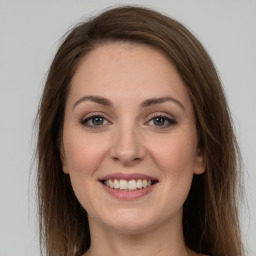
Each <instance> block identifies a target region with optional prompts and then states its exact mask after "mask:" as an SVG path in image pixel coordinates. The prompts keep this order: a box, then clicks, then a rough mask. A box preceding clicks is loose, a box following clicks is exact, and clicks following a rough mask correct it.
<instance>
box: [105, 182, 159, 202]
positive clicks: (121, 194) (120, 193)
mask: <svg viewBox="0 0 256 256" xmlns="http://www.w3.org/2000/svg"><path fill="white" fill-rule="evenodd" d="M101 184H102V186H103V188H104V189H105V191H106V192H108V193H109V194H110V195H112V196H114V197H115V198H117V199H122V200H134V199H138V198H141V197H143V196H145V195H147V194H149V193H150V192H151V191H152V190H153V189H154V188H155V185H156V183H155V184H153V185H151V186H149V187H146V188H141V189H137V190H131V191H125V190H117V189H114V188H110V187H108V186H106V185H104V184H103V183H101Z"/></svg>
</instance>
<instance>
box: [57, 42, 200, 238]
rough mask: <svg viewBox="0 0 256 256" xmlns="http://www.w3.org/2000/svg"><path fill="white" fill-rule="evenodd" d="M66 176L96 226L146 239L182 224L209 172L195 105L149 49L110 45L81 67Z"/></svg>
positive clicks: (70, 114) (71, 98) (68, 121)
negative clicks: (194, 189) (195, 181)
mask: <svg viewBox="0 0 256 256" xmlns="http://www.w3.org/2000/svg"><path fill="white" fill-rule="evenodd" d="M61 151H62V152H61V158H62V163H63V170H64V172H65V173H67V174H69V175H70V179H71V182H72V186H73V189H74V192H75V194H76V196H77V198H78V200H79V202H80V203H81V205H82V206H83V207H84V208H85V209H86V211H87V213H88V217H89V222H90V226H91V227H92V225H95V224H96V225H99V226H101V227H102V228H106V229H112V230H116V231H118V232H123V233H138V232H143V231H146V230H150V229H153V228H154V227H157V226H159V225H161V224H162V225H163V224H164V223H165V224H166V223H177V222H179V223H180V221H181V216H182V206H183V203H184V201H185V199H186V197H187V195H188V192H189V189H190V185H191V181H192V178H193V174H201V173H202V172H203V171H204V165H205V164H204V159H203V157H202V153H201V151H200V149H199V148H198V147H197V131H196V125H195V117H194V112H193V107H192V104H191V100H190V98H189V95H188V92H187V90H186V87H185V85H184V83H183V81H182V79H181V77H180V76H179V74H178V73H177V70H176V68H175V67H174V65H173V64H172V63H170V61H169V60H168V59H167V58H166V57H165V56H164V55H163V54H162V53H160V52H159V51H157V50H156V49H154V48H151V47H149V46H146V45H138V44H129V43H108V44H105V45H102V46H99V47H98V48H96V49H95V50H93V51H92V52H90V53H89V54H88V55H87V56H86V57H85V58H84V59H83V60H82V61H81V62H80V64H79V66H78V68H77V70H76V72H75V75H74V77H73V79H72V82H71V88H70V92H69V95H68V98H67V102H66V108H65V118H64V129H63V145H62V150H61Z"/></svg>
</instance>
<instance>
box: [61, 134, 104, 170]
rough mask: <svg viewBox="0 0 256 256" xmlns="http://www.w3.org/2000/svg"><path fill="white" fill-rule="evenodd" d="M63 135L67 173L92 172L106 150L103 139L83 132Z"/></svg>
mask: <svg viewBox="0 0 256 256" xmlns="http://www.w3.org/2000/svg"><path fill="white" fill-rule="evenodd" d="M69 134H70V135H69V136H66V137H65V140H64V147H65V154H66V160H67V165H68V168H69V173H70V174H72V173H76V174H81V175H82V174H84V175H88V174H91V173H93V172H94V171H95V170H96V169H97V167H98V164H99V163H100V162H101V159H102V158H103V157H104V155H105V152H106V145H105V144H104V143H103V141H102V140H101V141H99V140H97V139H94V136H85V135H84V134H83V133H81V134H79V133H75V134H74V135H72V133H69Z"/></svg>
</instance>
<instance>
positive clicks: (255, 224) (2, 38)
mask: <svg viewBox="0 0 256 256" xmlns="http://www.w3.org/2000/svg"><path fill="white" fill-rule="evenodd" d="M116 4H139V5H144V6H147V7H152V8H155V9H157V10H159V11H162V12H164V13H166V14H168V15H170V16H172V17H173V18H176V19H178V20H179V21H180V22H182V23H183V24H185V25H187V27H188V28H189V29H190V30H192V32H194V33H195V35H196V36H197V37H198V38H199V39H200V40H201V42H202V43H203V44H204V45H205V47H206V49H207V50H208V52H209V53H210V55H211V56H212V58H213V60H214V62H215V64H216V67H217V70H218V72H219V74H220V77H221V79H222V82H223V85H224V88H225V91H226V95H227V98H228V102H229V104H230V108H231V111H232V114H233V119H234V125H235V128H236V133H237V136H238V140H239V143H240V147H241V150H242V155H243V159H244V166H245V167H244V178H245V196H246V200H245V202H244V204H243V205H241V219H242V230H243V237H244V241H245V245H246V247H247V255H249V256H251V255H256V243H255V242H256V202H255V201H256V188H255V185H256V170H255V167H256V153H255V152H256V150H255V145H256V114H255V112H256V104H255V94H256V85H255V81H256V70H255V69H256V2H255V1H249V0H245V1H242V0H241V1H238V0H214V1H213V0H212V1H210V0H191V1H189V0H188V1H184V0H180V1H178V0H176V1H170V0H169V1H167V0H166V1H164V0H158V1H157V0H151V1H138V0H137V1H110V0H109V1H107V0H93V1H85V0H84V1H82V0H76V1H74V0H73V1H71V0H62V1H50V0H48V1H29V0H27V1H22V0H20V1H19V0H16V1H12V0H9V1H1V0H0V164H1V168H0V174H1V175H0V255H1V256H13V255H20V256H32V255H33V256H37V255H39V249H38V248H39V247H38V241H37V240H38V234H37V233H38V232H37V225H36V223H37V217H36V210H35V189H34V185H35V183H34V178H35V176H34V173H35V168H34V167H33V166H32V165H31V164H32V156H33V151H34V145H35V138H34V137H33V133H32V131H33V121H34V119H35V115H36V112H37V106H38V102H39V99H40V95H41V92H42V88H43V84H44V81H45V75H46V72H47V70H48V68H49V65H50V62H51V60H52V58H53V56H54V53H55V51H56V49H57V46H58V44H59V39H60V38H61V36H62V35H63V34H64V33H65V32H66V31H67V29H68V28H70V27H71V26H73V25H75V24H76V23H77V22H78V21H80V20H82V17H88V16H92V15H95V14H97V13H98V12H99V11H100V10H102V9H104V8H106V7H108V6H113V5H116ZM31 166H32V167H31Z"/></svg>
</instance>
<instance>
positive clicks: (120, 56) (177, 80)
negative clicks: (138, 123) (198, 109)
mask: <svg viewBox="0 0 256 256" xmlns="http://www.w3.org/2000/svg"><path fill="white" fill-rule="evenodd" d="M85 95H99V96H102V97H107V98H109V99H110V100H114V101H115V100H116V101H117V100H118V99H120V100H122V101H124V100H129V99H132V100H133V101H136V100H138V101H142V100H143V99H145V98H152V97H163V96H172V97H177V98H179V99H180V100H183V101H188V102H189V101H190V99H189V96H188V92H187V89H186V85H185V84H184V82H183V80H182V78H181V77H180V75H179V74H178V72H177V70H176V68H175V66H174V65H173V64H172V63H171V61H170V60H169V59H168V58H167V57H166V56H165V55H164V54H163V53H162V52H160V51H159V50H157V49H155V48H153V47H151V46H147V45H142V44H134V43H133V44H131V43H121V42H118V43H117V42H115V43H107V44H104V45H101V46H98V47H97V48H96V49H94V50H93V51H91V52H90V53H89V54H88V55H86V56H85V57H84V58H83V59H82V60H81V61H80V63H79V65H78V67H77V70H76V72H75V74H74V77H73V79H72V81H71V90H70V97H69V98H72V99H75V98H79V97H81V96H85Z"/></svg>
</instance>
